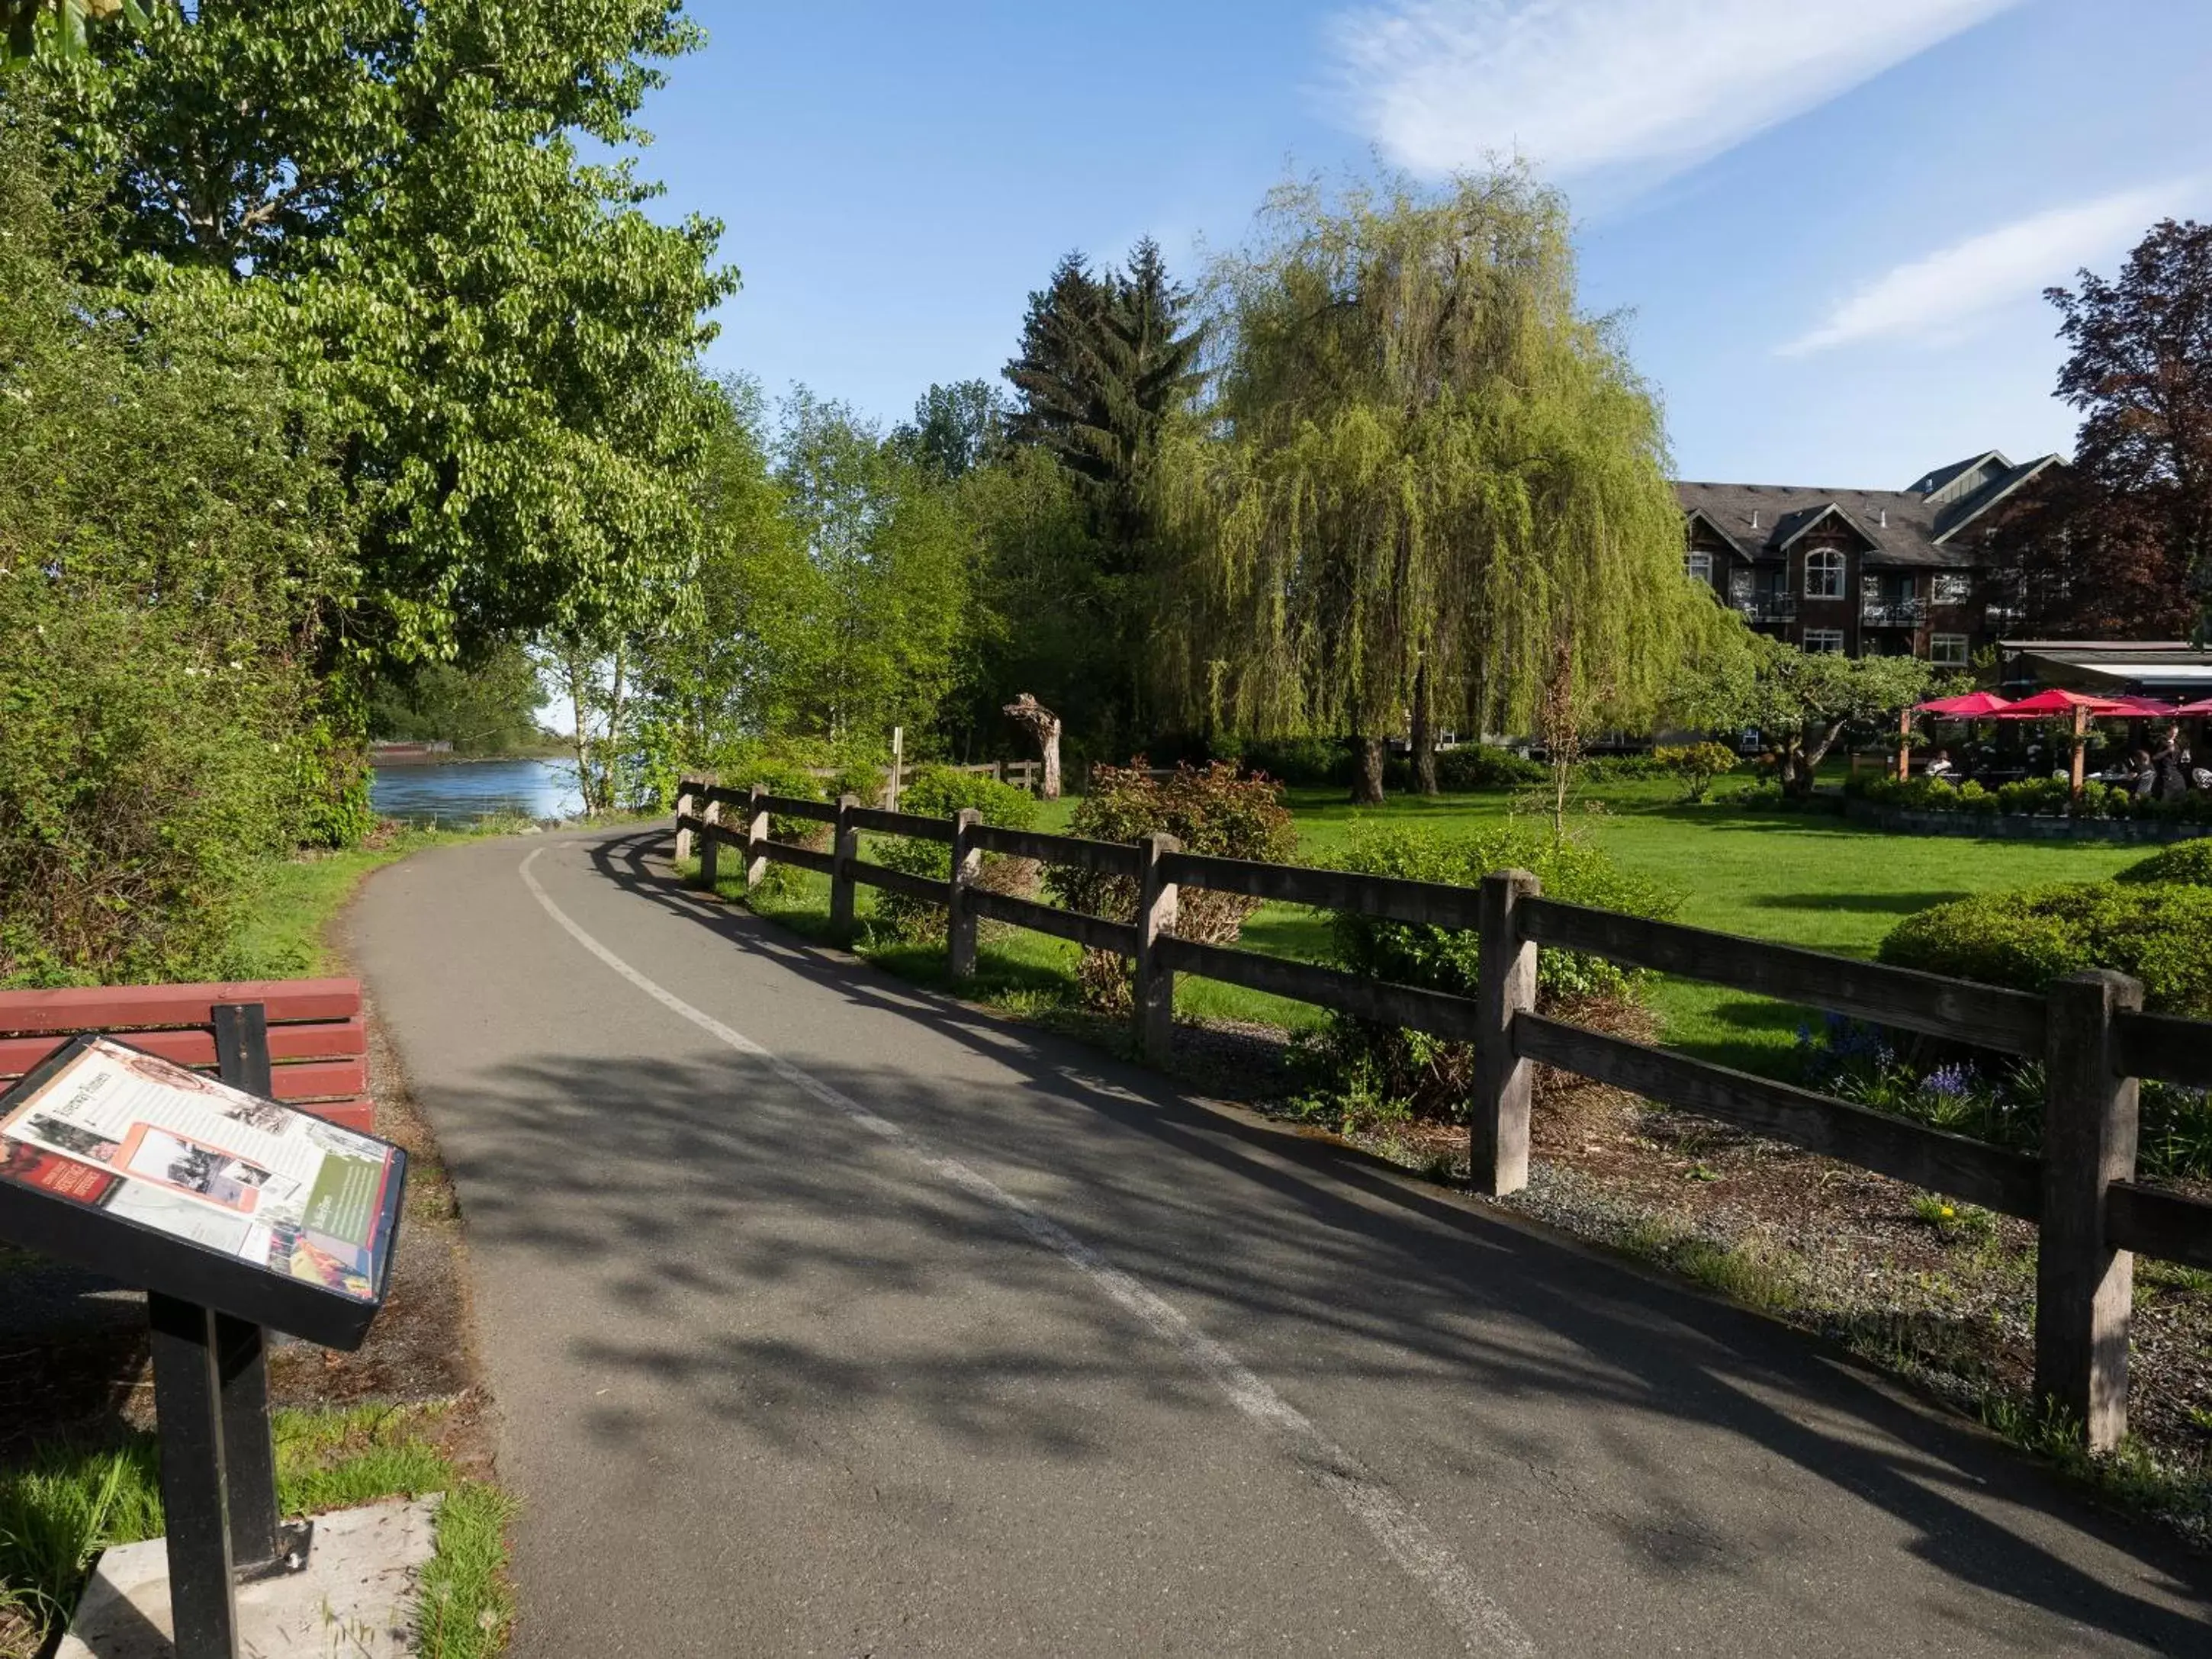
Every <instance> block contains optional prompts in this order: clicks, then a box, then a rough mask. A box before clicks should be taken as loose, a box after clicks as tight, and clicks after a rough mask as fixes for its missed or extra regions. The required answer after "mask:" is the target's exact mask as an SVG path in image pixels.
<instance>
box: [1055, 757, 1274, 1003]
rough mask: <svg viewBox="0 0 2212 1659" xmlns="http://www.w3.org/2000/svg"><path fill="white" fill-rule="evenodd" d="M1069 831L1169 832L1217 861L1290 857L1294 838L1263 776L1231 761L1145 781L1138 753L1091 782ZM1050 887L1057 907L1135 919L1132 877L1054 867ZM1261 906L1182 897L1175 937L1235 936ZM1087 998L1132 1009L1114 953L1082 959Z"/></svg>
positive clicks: (1096, 834)
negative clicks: (1251, 775) (1243, 772)
mask: <svg viewBox="0 0 2212 1659" xmlns="http://www.w3.org/2000/svg"><path fill="white" fill-rule="evenodd" d="M1068 829H1069V830H1070V832H1071V833H1072V834H1074V835H1078V836H1084V837H1085V838H1087V839H1089V840H1091V841H1116V842H1133V841H1135V840H1136V839H1138V837H1139V836H1148V835H1156V834H1163V833H1164V834H1167V835H1170V836H1175V837H1176V839H1178V840H1179V841H1181V842H1182V845H1183V849H1184V850H1185V851H1186V852H1191V853H1209V854H1214V855H1216V856H1218V857H1222V858H1232V859H1258V860H1271V861H1274V862H1278V863H1279V862H1281V861H1283V860H1287V859H1288V858H1289V857H1290V855H1291V852H1292V850H1293V849H1294V848H1295V847H1296V845H1297V831H1296V830H1295V829H1293V828H1292V827H1291V815H1290V813H1289V812H1288V811H1285V809H1284V806H1283V802H1282V792H1281V791H1280V790H1279V789H1278V788H1277V787H1276V786H1275V785H1274V783H1273V781H1271V780H1269V779H1267V778H1249V777H1241V776H1239V775H1237V768H1236V767H1234V766H1232V765H1231V764H1229V763H1226V762H1217V763H1214V764H1213V765H1211V766H1206V767H1203V768H1200V767H1192V766H1179V767H1177V768H1176V769H1175V771H1174V773H1173V774H1171V775H1169V776H1167V777H1165V778H1154V777H1150V776H1147V775H1146V772H1145V769H1144V759H1143V757H1141V756H1140V757H1138V758H1137V759H1136V760H1135V761H1133V763H1131V764H1129V765H1128V766H1127V767H1119V766H1102V767H1098V768H1097V769H1094V770H1093V771H1092V773H1091V793H1088V794H1087V795H1085V797H1084V798H1083V799H1082V801H1081V802H1080V804H1079V805H1077V807H1076V809H1075V813H1074V816H1073V817H1072V818H1071V819H1070V820H1069V823H1068ZM1044 884H1045V889H1046V890H1047V891H1048V892H1049V893H1050V894H1051V895H1052V896H1053V897H1054V899H1055V900H1056V901H1058V902H1060V903H1061V904H1064V905H1066V907H1067V908H1070V909H1072V910H1082V911H1085V912H1087V913H1088V914H1090V915H1094V916H1104V917H1106V918H1107V919H1108V920H1109V921H1134V920H1135V919H1136V915H1137V884H1136V883H1135V882H1134V881H1133V880H1131V879H1130V878H1128V877H1127V876H1114V875H1108V874H1106V873H1105V872H1103V871H1097V870H1083V869H1077V868H1075V867H1073V866H1066V865H1054V866H1050V867H1049V868H1048V870H1047V871H1046V872H1045V880H1044ZM1257 908H1259V901H1258V900H1257V899H1250V898H1245V897H1243V896H1239V895H1237V894H1235V893H1208V892H1203V891H1200V890H1190V891H1188V892H1185V893H1184V894H1182V899H1181V902H1180V903H1179V904H1178V905H1177V907H1176V934H1177V935H1178V936H1179V937H1181V938H1183V939H1197V940H1200V942H1202V943H1206V944H1210V945H1225V944H1228V943H1230V942H1231V940H1233V939H1236V937H1237V934H1238V933H1239V932H1240V931H1242V929H1243V926H1244V919H1245V918H1246V917H1247V916H1249V915H1251V914H1252V912H1253V911H1254V910H1255V909H1257ZM1078 974H1079V980H1080V982H1081V985H1082V988H1083V994H1084V999H1085V1001H1087V1002H1089V1003H1090V1004H1091V1006H1093V1007H1096V1008H1102V1009H1106V1010H1109V1011H1110V1010H1114V1009H1121V1008H1127V1006H1129V1003H1130V982H1129V966H1128V964H1127V963H1126V962H1124V961H1123V960H1122V958H1121V957H1119V956H1116V955H1115V954H1113V953H1112V952H1110V951H1089V950H1086V951H1085V952H1084V953H1083V961H1082V964H1081V966H1080V968H1079V970H1078Z"/></svg>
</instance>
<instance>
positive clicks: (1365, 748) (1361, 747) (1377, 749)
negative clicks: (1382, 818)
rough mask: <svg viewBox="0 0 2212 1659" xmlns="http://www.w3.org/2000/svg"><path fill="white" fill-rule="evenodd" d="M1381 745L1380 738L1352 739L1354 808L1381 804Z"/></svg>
mask: <svg viewBox="0 0 2212 1659" xmlns="http://www.w3.org/2000/svg"><path fill="white" fill-rule="evenodd" d="M1382 804H1383V739H1382V738H1367V737H1359V736H1357V735H1355V736H1354V737H1353V738H1352V805H1354V806H1380V805H1382Z"/></svg>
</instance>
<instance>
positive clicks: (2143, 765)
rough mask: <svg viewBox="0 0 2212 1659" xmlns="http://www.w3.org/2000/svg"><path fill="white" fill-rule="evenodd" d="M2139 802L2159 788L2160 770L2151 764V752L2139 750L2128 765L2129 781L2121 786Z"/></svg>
mask: <svg viewBox="0 0 2212 1659" xmlns="http://www.w3.org/2000/svg"><path fill="white" fill-rule="evenodd" d="M2121 787H2123V788H2124V789H2125V790H2126V791H2127V792H2128V793H2130V795H2133V796H2135V797H2136V799H2138V800H2142V799H2147V798H2148V796H2149V795H2150V793H2151V792H2152V791H2153V790H2154V789H2155V788H2157V787H2158V768H2156V767H2155V766H2154V765H2152V764H2151V760H2150V750H2148V749H2138V750H2136V752H2135V757H2134V758H2133V759H2132V760H2130V762H2129V763H2128V771H2127V779H2126V781H2125V782H2124V783H2123V784H2122V786H2121Z"/></svg>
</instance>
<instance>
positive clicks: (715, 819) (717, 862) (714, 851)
mask: <svg viewBox="0 0 2212 1659" xmlns="http://www.w3.org/2000/svg"><path fill="white" fill-rule="evenodd" d="M699 821H700V823H702V825H704V826H705V827H704V828H703V829H701V830H700V832H699V884H700V885H701V886H702V887H704V888H705V889H706V890H708V892H710V893H711V892H713V891H714V883H715V882H716V881H717V880H718V879H719V878H720V875H721V870H722V858H721V854H722V836H721V831H720V824H721V822H722V803H721V802H720V801H718V800H716V799H714V794H713V793H712V792H711V791H710V792H709V793H708V796H707V805H706V807H705V809H704V810H703V811H702V812H701V813H700V814H699Z"/></svg>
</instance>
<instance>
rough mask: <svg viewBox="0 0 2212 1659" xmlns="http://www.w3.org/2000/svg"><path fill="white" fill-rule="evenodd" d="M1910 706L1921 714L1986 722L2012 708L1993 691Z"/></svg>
mask: <svg viewBox="0 0 2212 1659" xmlns="http://www.w3.org/2000/svg"><path fill="white" fill-rule="evenodd" d="M1912 706H1913V708H1915V709H1916V710H1917V711H1918V712H1919V713H1921V714H1941V715H1942V716H1944V717H1945V718H1946V719H1949V720H1986V719H1987V718H1988V717H1989V716H1990V715H1991V714H1997V713H1999V712H2000V711H2002V710H2003V709H2007V708H2011V707H2012V705H2011V704H2010V703H2008V702H2006V701H2005V700H2004V699H2003V698H2002V697H2001V696H1997V694H1996V692H1994V691H1969V692H1967V693H1966V696H1963V697H1937V698H1936V699H1935V700H1934V701H1932V702H1917V703H1915V704H1913V705H1912Z"/></svg>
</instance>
